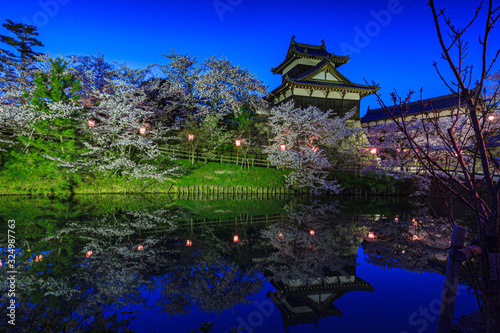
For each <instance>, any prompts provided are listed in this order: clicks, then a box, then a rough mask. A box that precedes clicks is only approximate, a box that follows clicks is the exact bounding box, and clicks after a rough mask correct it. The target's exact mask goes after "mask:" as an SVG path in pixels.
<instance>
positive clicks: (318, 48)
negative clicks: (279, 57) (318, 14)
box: [271, 36, 349, 74]
mask: <svg viewBox="0 0 500 333" xmlns="http://www.w3.org/2000/svg"><path fill="white" fill-rule="evenodd" d="M294 54H298V55H299V56H305V57H314V58H320V59H321V58H325V57H330V59H331V61H333V62H335V63H337V67H338V66H340V65H341V64H345V63H346V62H347V61H348V60H349V57H348V56H336V55H334V54H333V53H329V52H328V51H327V50H326V46H325V43H324V41H322V44H321V45H312V44H303V43H297V42H296V41H295V36H294V37H292V41H291V42H290V46H289V47H288V52H287V54H286V57H285V60H283V61H282V62H281V64H279V65H278V66H277V67H274V68H272V69H271V71H272V72H273V73H274V74H280V71H281V70H283V68H284V67H285V65H287V64H288V63H289V62H291V61H292V59H293V56H294Z"/></svg>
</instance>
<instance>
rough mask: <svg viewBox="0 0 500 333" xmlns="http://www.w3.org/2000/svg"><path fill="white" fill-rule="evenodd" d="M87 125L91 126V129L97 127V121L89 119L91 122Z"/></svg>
mask: <svg viewBox="0 0 500 333" xmlns="http://www.w3.org/2000/svg"><path fill="white" fill-rule="evenodd" d="M87 124H89V127H94V126H95V120H92V119H89V120H87Z"/></svg>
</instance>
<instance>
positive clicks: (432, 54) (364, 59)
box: [0, 0, 500, 115]
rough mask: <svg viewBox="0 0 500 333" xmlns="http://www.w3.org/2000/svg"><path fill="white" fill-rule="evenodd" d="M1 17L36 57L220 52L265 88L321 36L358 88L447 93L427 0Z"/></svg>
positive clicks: (72, 1)
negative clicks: (26, 30) (35, 43)
mask: <svg viewBox="0 0 500 333" xmlns="http://www.w3.org/2000/svg"><path fill="white" fill-rule="evenodd" d="M457 3H458V4H457ZM477 3H479V2H478V1H465V0H459V1H457V0H455V1H449V0H446V1H439V0H437V1H436V4H437V7H439V8H443V7H446V8H447V11H448V15H451V16H452V18H453V22H454V23H455V24H456V25H457V26H464V25H465V24H466V22H467V21H468V19H469V18H471V17H472V13H470V12H469V13H467V11H468V10H467V9H470V10H473V9H474V8H475V6H476V5H477ZM497 5H498V4H497ZM483 13H484V11H483ZM483 17H484V16H480V18H479V21H478V22H476V24H475V25H473V27H472V29H471V30H470V32H469V34H467V35H466V38H467V39H468V40H469V41H470V43H471V44H470V50H469V53H470V55H469V60H470V61H473V62H474V63H476V64H479V61H478V60H479V56H480V53H479V51H480V49H479V47H478V43H477V40H478V36H479V35H480V34H483V29H484V28H483V27H484V23H483V22H484V21H483V20H481V19H482V18H483ZM5 19H11V20H13V21H14V22H23V23H28V24H33V25H36V26H37V27H38V28H39V32H40V35H39V36H38V38H39V40H41V41H42V42H43V43H44V44H45V48H43V49H39V51H42V52H49V54H50V55H51V56H57V55H64V56H67V55H73V54H81V55H87V54H95V53H97V52H101V53H103V54H104V55H105V57H106V59H107V60H108V61H118V62H126V63H127V64H128V65H129V66H131V67H140V66H145V65H148V64H152V63H161V62H164V59H165V58H164V57H162V56H161V55H162V54H164V53H170V51H171V50H174V51H175V52H178V53H189V54H191V55H193V56H196V57H197V58H198V60H203V59H205V58H207V57H210V56H213V55H224V56H226V57H227V58H228V59H229V60H230V61H231V62H232V63H234V64H239V65H241V66H242V67H244V68H247V69H249V70H251V71H252V72H253V73H254V74H256V75H257V77H258V78H259V79H260V80H262V81H263V82H264V84H265V85H267V86H268V87H269V91H270V90H272V89H274V88H275V87H277V86H278V85H279V83H280V82H281V77H280V76H273V75H272V73H271V71H270V69H271V67H275V66H277V65H278V64H279V63H281V61H282V60H283V59H284V57H285V55H286V51H287V49H288V45H289V43H290V38H291V37H292V35H295V36H296V41H298V42H302V43H308V44H318V45H319V44H320V41H321V39H324V40H325V42H326V47H327V50H328V51H329V52H334V53H335V54H338V55H346V54H350V56H351V60H350V61H349V63H347V64H345V65H343V66H342V67H341V68H340V72H341V73H342V74H344V75H345V76H346V77H347V78H349V79H350V80H351V81H353V82H356V83H363V80H364V79H366V80H368V81H369V82H370V83H371V81H372V80H373V81H375V82H376V83H379V84H380V86H381V90H380V91H379V92H380V93H381V94H382V96H383V99H384V101H385V102H386V103H388V102H389V101H390V97H389V93H390V92H391V91H393V90H394V89H396V90H397V91H398V92H399V93H400V94H403V95H404V94H406V93H407V92H408V90H409V89H412V90H416V91H417V90H418V89H420V88H421V87H423V88H424V90H423V97H424V98H429V97H434V96H438V95H442V94H447V93H449V91H448V90H447V88H446V87H445V85H444V84H443V83H442V82H441V81H440V79H439V77H438V76H437V74H436V72H435V70H434V68H433V67H432V63H433V61H434V60H436V61H439V58H440V55H441V52H440V49H439V47H438V40H437V37H436V33H435V29H434V24H433V21H432V16H431V11H430V8H429V7H427V6H426V1H424V0H413V1H412V0H384V1H379V0H371V1H368V0H350V1H327V0H309V1H298V0H288V1H285V0H266V1H263V0H252V1H250V0H215V1H214V0H203V1H194V0H185V1H168V0H143V1H133V0H120V1H118V0H99V1H97V0H39V1H37V0H23V1H5V0H4V1H2V2H1V3H0V20H1V22H5ZM0 31H1V32H0V33H2V34H4V33H5V32H6V30H5V29H3V28H2V29H1V30H0ZM495 37H496V38H495ZM490 41H491V44H490V48H489V54H490V56H491V55H492V54H493V53H494V52H493V51H494V50H496V49H498V47H499V44H500V38H498V34H497V31H493V35H492V38H491V39H490ZM439 63H440V64H441V70H442V71H443V72H445V73H446V74H447V75H448V77H449V74H450V72H449V70H447V66H446V64H445V63H444V62H443V61H439ZM477 67H479V66H477ZM495 69H496V70H498V66H497V67H496V68H495ZM368 106H370V107H371V108H376V107H378V105H377V102H376V100H375V98H374V97H372V96H370V97H366V98H364V99H363V100H362V102H361V115H364V114H365V112H366V108H367V107H368Z"/></svg>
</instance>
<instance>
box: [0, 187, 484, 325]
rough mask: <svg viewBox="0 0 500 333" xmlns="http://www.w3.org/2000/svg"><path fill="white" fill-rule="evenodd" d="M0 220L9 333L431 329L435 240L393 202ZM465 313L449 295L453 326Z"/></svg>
mask: <svg viewBox="0 0 500 333" xmlns="http://www.w3.org/2000/svg"><path fill="white" fill-rule="evenodd" d="M403 203H404V201H403ZM0 212H1V213H0V215H1V216H2V217H3V218H4V220H7V219H16V221H17V228H18V229H17V236H18V238H17V240H16V241H17V243H16V245H17V246H16V247H17V249H18V257H17V260H18V266H17V270H18V271H19V273H18V276H17V289H18V290H17V292H18V294H17V296H19V299H18V301H19V302H18V308H17V310H16V323H17V324H18V329H19V331H23V329H24V330H25V331H29V330H30V329H31V330H33V331H36V327H40V326H42V325H46V326H50V327H54V328H57V329H61V327H62V326H61V325H63V324H65V325H67V326H69V327H72V326H71V325H77V324H75V322H77V321H80V324H81V325H80V327H85V325H87V326H88V327H90V326H91V325H93V326H96V325H98V322H99V320H101V319H102V325H103V326H102V327H104V326H107V327H108V328H109V327H114V328H115V329H123V328H124V327H129V328H130V329H132V330H133V331H135V332H154V331H156V332H190V331H192V330H193V329H196V328H197V327H198V326H199V325H200V324H202V323H203V322H210V323H211V324H213V325H214V327H213V329H214V331H215V332H228V331H230V329H231V328H235V329H236V328H241V329H242V331H243V332H245V331H249V332H251V331H255V332H284V331H285V329H287V330H288V331H289V332H313V331H314V332H331V331H333V330H336V331H339V332H417V331H418V332H427V331H428V332H431V331H435V324H436V314H435V312H436V310H435V307H436V302H438V300H439V298H440V293H441V288H442V285H443V280H444V278H443V274H444V265H443V262H442V261H443V260H444V259H445V253H446V243H447V242H446V240H447V239H448V238H447V237H448V236H449V235H448V231H447V229H446V228H443V227H441V226H440V225H439V224H438V223H433V222H432V221H431V222H428V221H427V222H426V223H427V224H425V225H415V223H414V222H413V221H412V219H413V218H412V211H411V208H409V207H406V205H403V204H402V203H401V202H395V201H383V200H378V202H373V201H372V202H360V201H357V202H353V201H347V200H343V201H342V202H341V203H339V202H337V201H332V200H324V201H310V200H309V199H301V198H279V199H270V200H243V199H240V200H220V201H219V200H204V201H202V200H197V201H195V200H177V201H176V200H171V199H170V198H168V197H160V196H141V197H133V198H131V197H123V196H103V197H98V198H92V197H90V198H89V197H85V198H77V199H73V200H68V201H57V200H50V199H45V198H38V199H37V198H31V199H26V198H9V199H8V200H6V201H4V202H3V205H2V207H1V209H0ZM396 217H397V219H396ZM419 223H420V224H424V223H423V222H419ZM424 231H425V232H424ZM370 233H372V235H373V237H372V236H371V235H370ZM415 234H417V235H418V239H415V238H414V235H415ZM375 235H376V236H375ZM436 235H438V236H436ZM5 246H6V242H5V241H3V242H2V248H3V252H2V254H1V258H2V262H5V259H6V254H7V253H6V251H5V250H6V249H5ZM28 249H29V251H28ZM41 254H43V257H42V258H41V260H38V261H37V260H36V259H38V258H40V257H39V256H40V255H41ZM0 272H1V274H2V285H1V286H2V287H5V286H6V284H5V282H3V281H6V276H5V275H7V274H6V272H7V270H6V269H5V267H2V268H0ZM2 294H3V295H2V304H8V301H9V299H8V297H7V295H6V293H5V291H4V292H3V293H2ZM436 300H437V301H436ZM476 307H477V306H476V302H475V300H474V298H473V297H472V296H471V295H469V294H468V293H467V292H466V291H465V287H461V290H460V295H459V298H458V302H457V306H456V312H455V317H459V316H461V315H464V314H467V313H470V312H472V311H475V310H476ZM6 312H7V309H5V307H4V308H2V312H1V313H0V315H1V316H2V317H3V318H5V317H6V314H7V313H6ZM114 312H118V316H117V317H116V318H114V317H113V316H112V314H113V313H114ZM123 312H128V313H123ZM120 313H122V314H121V315H120ZM132 316H135V317H136V319H134V320H132ZM34 318H35V319H34ZM1 322H2V325H7V324H6V323H5V324H4V321H3V319H2V321H1ZM7 327H8V326H7ZM9 329H10V327H9Z"/></svg>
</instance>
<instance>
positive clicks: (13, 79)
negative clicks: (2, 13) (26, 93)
mask: <svg viewBox="0 0 500 333" xmlns="http://www.w3.org/2000/svg"><path fill="white" fill-rule="evenodd" d="M6 21H7V23H4V24H2V26H3V27H4V28H6V29H7V30H8V31H9V32H10V33H11V34H12V35H14V36H8V35H0V42H2V43H3V44H5V45H6V46H8V47H9V48H10V49H11V50H8V49H2V48H0V82H1V83H3V85H5V84H7V85H10V86H12V85H18V86H19V87H20V88H21V89H23V90H24V89H25V88H26V86H27V78H28V71H29V69H30V67H31V65H32V64H33V63H34V62H35V61H36V56H38V55H40V54H41V53H38V52H35V51H34V50H33V48H34V47H43V46H44V45H43V44H42V43H41V42H40V41H39V40H38V39H36V38H35V37H36V36H38V31H37V28H36V27H35V26H33V25H28V24H24V23H14V22H12V21H11V20H6ZM0 87H1V86H0Z"/></svg>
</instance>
